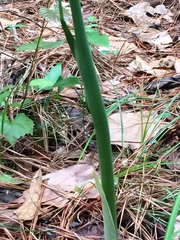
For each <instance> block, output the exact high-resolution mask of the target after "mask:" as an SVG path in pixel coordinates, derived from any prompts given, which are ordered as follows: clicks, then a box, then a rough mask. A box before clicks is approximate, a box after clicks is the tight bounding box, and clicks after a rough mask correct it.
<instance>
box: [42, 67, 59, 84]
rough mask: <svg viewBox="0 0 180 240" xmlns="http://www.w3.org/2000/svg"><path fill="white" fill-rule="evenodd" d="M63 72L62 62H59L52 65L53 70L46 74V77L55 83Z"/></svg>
mask: <svg viewBox="0 0 180 240" xmlns="http://www.w3.org/2000/svg"><path fill="white" fill-rule="evenodd" d="M61 74H62V64H61V63H58V64H56V66H54V67H52V68H51V70H50V71H49V72H48V73H47V74H46V75H45V77H44V79H46V80H47V79H48V80H51V81H52V83H53V85H54V84H55V83H56V82H57V80H58V78H59V76H61Z"/></svg>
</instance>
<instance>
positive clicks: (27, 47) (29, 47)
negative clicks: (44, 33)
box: [16, 38, 64, 51]
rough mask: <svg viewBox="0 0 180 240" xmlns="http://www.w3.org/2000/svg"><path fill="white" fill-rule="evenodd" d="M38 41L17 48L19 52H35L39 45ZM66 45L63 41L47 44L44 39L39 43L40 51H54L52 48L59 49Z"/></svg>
mask: <svg viewBox="0 0 180 240" xmlns="http://www.w3.org/2000/svg"><path fill="white" fill-rule="evenodd" d="M38 39H39V38H35V39H34V41H33V42H31V43H27V44H22V45H21V46H19V47H17V48H16V50H17V51H34V50H35V49H36V48H37V44H38ZM63 43H64V40H62V41H57V42H46V41H42V39H41V40H40V42H39V46H38V48H39V49H46V50H47V49H52V48H58V47H60V46H61V45H62V44H63Z"/></svg>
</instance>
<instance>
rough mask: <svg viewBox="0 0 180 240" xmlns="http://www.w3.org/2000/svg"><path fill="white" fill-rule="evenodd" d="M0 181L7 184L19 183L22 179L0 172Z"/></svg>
mask: <svg viewBox="0 0 180 240" xmlns="http://www.w3.org/2000/svg"><path fill="white" fill-rule="evenodd" d="M0 182H3V183H9V184H21V183H22V181H21V180H18V179H16V178H13V177H11V175H8V174H0Z"/></svg>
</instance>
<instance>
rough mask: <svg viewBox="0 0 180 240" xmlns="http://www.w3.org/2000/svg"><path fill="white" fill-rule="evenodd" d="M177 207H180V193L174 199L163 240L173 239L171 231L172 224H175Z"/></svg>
mask: <svg viewBox="0 0 180 240" xmlns="http://www.w3.org/2000/svg"><path fill="white" fill-rule="evenodd" d="M179 207H180V192H179V193H178V196H177V198H176V201H175V204H174V207H173V210H172V213H171V216H170V219H169V223H168V227H167V231H166V235H165V238H164V240H171V239H172V238H173V229H174V224H175V222H176V217H177V215H178V212H179Z"/></svg>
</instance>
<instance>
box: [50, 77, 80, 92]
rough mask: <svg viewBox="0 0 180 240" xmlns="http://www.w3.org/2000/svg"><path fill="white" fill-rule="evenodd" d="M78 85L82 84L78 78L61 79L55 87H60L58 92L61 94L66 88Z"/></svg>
mask: <svg viewBox="0 0 180 240" xmlns="http://www.w3.org/2000/svg"><path fill="white" fill-rule="evenodd" d="M76 84H81V81H80V79H79V78H77V77H68V78H59V80H58V81H57V82H56V84H55V85H54V86H55V87H58V91H59V92H61V91H62V90H63V89H64V88H65V87H71V86H74V85H76Z"/></svg>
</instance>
